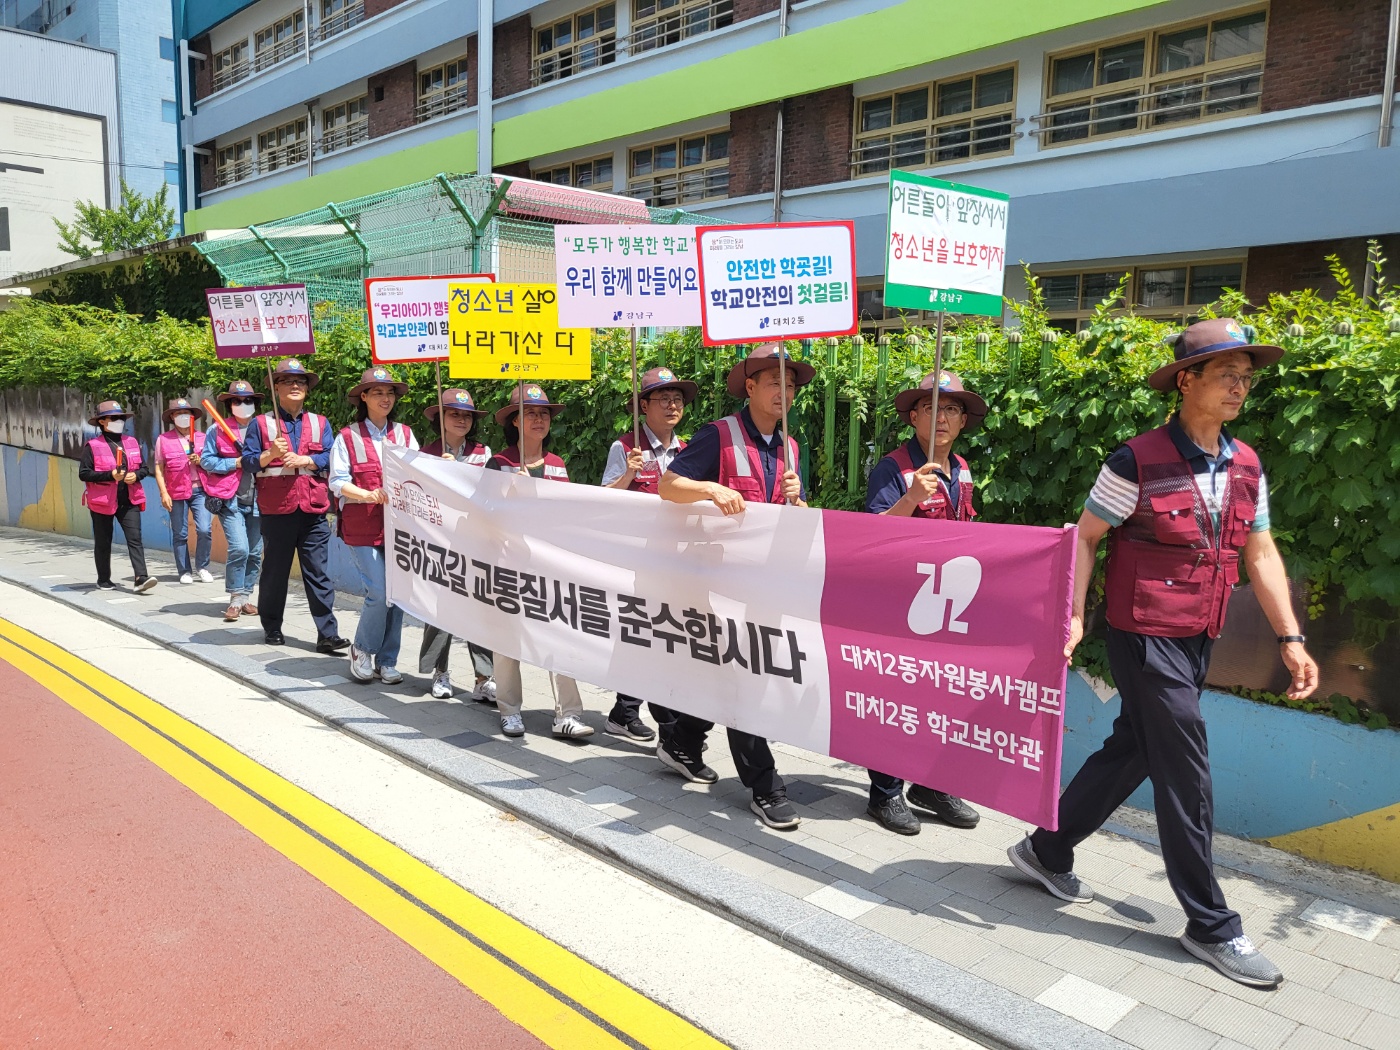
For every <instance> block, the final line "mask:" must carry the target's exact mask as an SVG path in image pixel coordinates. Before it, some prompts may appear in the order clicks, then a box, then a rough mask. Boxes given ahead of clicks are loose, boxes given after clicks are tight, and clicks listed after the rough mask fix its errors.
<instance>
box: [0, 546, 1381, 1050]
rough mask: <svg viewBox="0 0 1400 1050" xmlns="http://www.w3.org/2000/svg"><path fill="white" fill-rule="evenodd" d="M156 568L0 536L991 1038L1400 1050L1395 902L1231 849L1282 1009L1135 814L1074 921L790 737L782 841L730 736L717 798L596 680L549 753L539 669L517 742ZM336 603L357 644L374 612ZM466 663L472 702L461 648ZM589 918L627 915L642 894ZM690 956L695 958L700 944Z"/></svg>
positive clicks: (1, 557) (3, 550) (125, 617)
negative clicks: (1217, 963)
mask: <svg viewBox="0 0 1400 1050" xmlns="http://www.w3.org/2000/svg"><path fill="white" fill-rule="evenodd" d="M115 553H116V554H118V555H119V554H120V553H121V552H120V551H117V552H115ZM153 565H154V568H153V571H154V572H155V573H157V574H158V575H159V576H160V578H161V583H160V585H159V586H157V588H156V589H155V590H154V591H152V592H150V593H149V594H146V595H140V596H137V595H133V594H131V593H129V592H125V591H121V590H118V591H97V590H96V589H95V588H94V586H93V584H92V578H93V569H92V554H91V548H90V546H89V544H88V543H86V542H85V541H81V540H74V539H70V538H68V537H61V536H54V535H49V534H42V533H33V532H26V531H23V530H19V529H10V528H0V579H5V580H8V581H10V582H12V583H16V584H19V585H21V586H24V587H27V588H29V589H31V590H34V591H37V592H39V593H43V594H46V595H48V596H50V597H52V598H55V599H57V600H59V601H62V602H64V603H66V604H69V605H72V606H74V607H76V608H79V609H82V610H84V611H86V612H88V613H90V614H92V615H95V616H98V617H100V618H103V619H106V620H110V621H113V622H117V623H120V624H123V625H124V626H127V627H128V628H129V629H130V630H132V631H133V632H135V633H137V634H140V635H144V636H146V637H149V638H152V639H154V640H156V641H159V642H161V643H163V644H166V645H168V646H170V647H172V648H174V649H176V650H178V651H181V652H184V653H186V654H188V655H191V656H194V657H196V658H198V659H200V660H203V661H205V662H207V663H209V664H210V665H211V666H214V667H217V668H218V669H220V670H223V671H224V672H225V673H227V674H230V675H232V676H234V677H236V678H239V679H242V680H244V681H246V682H248V683H250V684H252V685H255V686H257V687H258V688H261V689H263V690H265V691H267V692H269V693H271V694H273V695H275V696H277V697H278V698H279V699H281V700H282V701H284V702H286V703H289V704H291V705H293V706H295V707H297V708H299V709H302V710H304V711H306V712H308V713H310V714H313V715H314V716H316V717H318V718H321V719H323V720H325V721H326V722H328V723H330V724H333V725H336V726H338V727H340V728H341V729H343V730H345V731H347V732H349V733H352V734H354V735H356V736H359V737H361V738H363V739H365V740H367V741H369V742H371V743H373V744H374V745H375V746H377V747H380V748H382V749H384V750H387V751H389V752H391V753H393V754H395V755H397V756H399V757H401V758H403V759H404V760H406V761H409V762H412V763H414V764H416V765H419V766H421V767H423V768H426V769H428V770H429V771H431V772H433V773H435V774H436V775H438V776H441V777H443V778H445V779H447V780H448V781H450V782H453V783H455V784H457V785H458V786H460V787H461V788H462V789H463V790H466V791H469V792H471V793H473V794H475V795H478V796H480V797H483V798H485V799H487V800H489V801H490V802H492V803H493V804H495V805H498V806H500V807H502V808H504V809H507V810H510V811H512V812H514V813H516V814H517V815H519V816H520V817H522V818H523V819H526V820H528V821H531V822H532V823H534V824H536V825H538V826H540V827H542V828H544V829H546V830H548V831H550V832H551V833H553V834H555V835H557V836H559V837H561V838H564V839H567V840H570V841H573V842H575V843H576V844H578V845H580V846H581V847H583V848H585V849H588V850H591V851H593V852H595V853H597V854H599V855H601V856H604V857H606V858H607V859H609V860H611V861H613V862H614V863H617V864H619V865H621V866H624V867H626V868H627V869H629V870H631V871H633V872H635V873H637V874H640V875H641V876H643V877H645V878H647V879H649V880H650V881H652V882H654V883H656V884H658V885H661V886H663V887H665V888H667V889H670V890H672V891H674V892H676V893H678V894H681V895H683V896H685V897H688V898H690V899H691V900H694V901H696V902H697V903H700V904H702V905H703V906H705V907H707V908H709V909H711V910H713V911H715V912H717V913H719V914H722V915H724V916H726V917H729V918H731V919H733V920H735V921H737V922H740V923H742V924H744V925H746V926H749V927H752V928H754V929H756V930H759V931H760V932H763V933H766V934H767V935H769V936H771V937H772V938H774V939H775V940H777V941H779V942H780V943H783V944H785V945H787V946H789V947H791V948H793V949H794V950H796V951H799V952H802V953H803V954H805V955H808V956H811V957H813V958H816V959H818V960H820V961H822V962H823V963H825V964H827V965H829V966H831V967H833V968H834V969H837V970H839V971H841V972H843V973H845V974H847V975H848V976H851V977H854V978H855V979H857V980H859V981H862V982H863V983H866V984H868V985H870V986H871V987H874V988H875V989H877V990H878V991H881V992H883V993H884V994H886V995H888V996H890V997H891V998H894V999H896V1000H898V1001H900V1002H903V1003H905V1004H907V1005H909V1006H911V1007H913V1008H915V1009H920V1010H923V1011H925V1012H927V1013H929V1014H930V1015H933V1016H935V1017H937V1018H938V1019H939V1020H940V1021H942V1022H943V1023H945V1024H948V1025H950V1026H952V1027H954V1028H957V1029H960V1030H962V1031H964V1032H966V1033H967V1034H969V1035H971V1036H973V1037H974V1038H976V1039H979V1040H981V1041H983V1042H986V1043H988V1044H989V1045H993V1046H1012V1047H1025V1048H1040V1050H1045V1048H1062V1047H1063V1048H1075V1050H1078V1048H1097V1047H1113V1046H1124V1045H1131V1046H1136V1047H1141V1048H1144V1050H1158V1048H1160V1050H1196V1048H1200V1050H1207V1048H1210V1050H1236V1048H1239V1047H1252V1048H1256V1050H1273V1048H1286V1050H1331V1048H1342V1047H1367V1048H1370V1050H1400V886H1396V885H1393V884H1390V883H1386V882H1383V881H1381V880H1377V879H1372V878H1370V877H1368V876H1364V875H1359V874H1356V873H1352V872H1347V871H1343V870H1340V869H1335V868H1330V867H1328V866H1325V865H1320V864H1315V863H1312V862H1308V861H1304V860H1300V859H1299V858H1296V857H1293V856H1291V855H1288V854H1284V853H1281V852H1278V851H1275V850H1271V849H1268V848H1266V847H1262V846H1259V845H1256V844H1254V843H1250V842H1246V841H1243V840H1238V839H1230V838H1228V837H1225V836H1217V837H1216V858H1217V868H1218V871H1219V876H1220V881H1221V884H1222V885H1223V886H1224V889H1225V893H1226V897H1227V899H1228V900H1229V901H1230V903H1231V905H1232V906H1233V907H1235V908H1236V909H1237V910H1238V911H1239V912H1240V913H1241V915H1242V916H1243V918H1244V923H1245V930H1246V932H1247V933H1248V934H1249V935H1250V936H1251V937H1252V938H1253V939H1254V941H1255V942H1256V943H1257V944H1259V945H1260V947H1261V948H1262V949H1263V950H1264V951H1265V952H1266V954H1268V956H1269V957H1270V958H1271V959H1273V960H1274V961H1275V962H1276V963H1278V964H1279V966H1280V967H1281V968H1282V970H1283V971H1284V975H1285V981H1284V984H1283V986H1282V987H1281V988H1280V989H1279V990H1277V991H1273V992H1266V991H1259V990H1254V989H1250V988H1246V987H1244V986H1242V985H1238V984H1235V983H1234V982H1232V981H1229V980H1227V979H1226V978H1224V977H1223V976H1221V975H1219V974H1217V973H1216V972H1215V971H1214V970H1212V969H1210V968H1209V967H1207V966H1205V965H1204V964H1202V963H1199V962H1196V961H1194V960H1193V959H1191V958H1190V957H1189V956H1187V955H1186V953H1185V951H1184V950H1183V949H1182V948H1181V947H1180V946H1179V945H1178V944H1177V942H1176V937H1177V935H1178V934H1179V933H1180V932H1181V930H1182V928H1183V927H1184V919H1183V916H1182V915H1181V911H1180V909H1179V907H1178V905H1177V904H1176V901H1175V899H1174V897H1173V896H1172V893H1171V890H1170V889H1169V888H1168V886H1167V884H1166V879H1165V875H1164V873H1163V868H1162V861H1161V856H1160V853H1159V851H1158V849H1157V847H1156V844H1155V837H1154V827H1153V822H1152V815H1151V814H1150V813H1143V812H1141V811H1136V810H1128V809H1123V810H1120V811H1119V813H1118V814H1117V815H1116V817H1115V823H1114V824H1113V825H1111V831H1109V832H1104V833H1100V834H1099V835H1096V836H1094V837H1093V838H1091V839H1090V840H1089V841H1087V842H1086V843H1085V844H1084V845H1083V846H1082V847H1081V849H1080V851H1079V854H1078V856H1079V864H1078V869H1077V870H1078V871H1079V873H1080V874H1081V875H1082V876H1083V877H1084V878H1085V879H1086V880H1087V881H1088V882H1089V884H1090V885H1092V886H1093V887H1094V888H1095V890H1096V891H1097V893H1098V899H1097V900H1096V901H1095V902H1094V903H1092V904H1088V905H1070V904H1064V903H1062V902H1060V901H1057V900H1055V899H1054V898H1052V897H1050V896H1049V895H1048V894H1046V893H1045V892H1044V891H1043V890H1041V889H1040V888H1039V887H1038V886H1037V885H1035V884H1032V883H1030V882H1029V881H1028V880H1026V879H1025V878H1023V877H1022V876H1021V875H1020V874H1019V873H1018V872H1016V871H1015V870H1014V869H1013V868H1012V867H1011V866H1010V865H1009V864H1008V863H1007V860H1006V854H1005V851H1006V848H1007V847H1008V846H1009V845H1011V844H1012V843H1014V842H1016V841H1017V840H1018V839H1019V838H1020V837H1021V835H1023V834H1024V833H1025V831H1026V830H1027V828H1026V826H1025V825H1024V824H1023V823H1021V822H1019V821H1016V820H1013V819H1011V818H1009V817H1004V816H1002V815H1001V814H997V813H993V812H990V811H987V810H985V809H983V810H982V813H983V818H982V822H981V824H979V825H978V827H977V828H975V829H974V830H971V831H959V830H955V829H953V828H950V827H947V826H945V825H942V824H939V823H938V822H937V821H935V820H934V819H933V818H932V817H929V818H927V819H926V820H925V821H924V827H923V833H922V834H920V835H918V836H917V837H912V838H906V837H902V836H898V835H895V834H892V833H890V832H887V831H885V830H884V829H882V828H880V827H879V826H878V825H876V824H875V823H874V822H873V821H871V820H870V819H869V818H868V817H866V816H865V794H866V790H867V786H868V781H867V780H866V776H865V771H864V770H862V769H859V768H856V767H853V766H850V765H847V764H845V763H842V762H837V761H835V760H832V759H829V758H825V757H822V756H819V755H813V754H810V753H808V752H805V751H800V750H798V749H796V748H791V747H787V746H785V745H775V746H774V752H775V754H776V755H777V759H778V768H779V771H780V772H781V773H782V774H783V776H784V778H785V779H786V780H787V782H788V793H789V797H790V798H791V800H792V801H793V803H794V804H796V806H797V808H798V811H799V812H800V814H801V815H802V818H803V820H802V826H801V827H800V828H799V829H798V830H796V831H793V832H786V833H784V832H777V831H772V830H770V829H768V828H766V827H764V826H763V825H761V824H760V823H759V822H758V820H757V818H755V817H754V816H753V815H752V814H750V812H749V810H748V801H749V797H748V793H747V792H746V791H745V790H744V789H743V787H742V786H741V785H740V784H739V782H738V780H737V779H736V778H735V776H734V768H733V764H732V762H731V761H730V760H729V756H728V753H727V747H726V743H725V739H724V734H723V733H720V732H716V733H714V734H712V735H711V738H710V739H711V741H712V744H711V747H710V749H709V751H708V752H707V754H706V761H707V762H708V763H709V764H710V765H712V766H713V767H714V768H715V769H716V770H717V771H718V772H719V773H720V776H721V779H720V782H719V783H718V784H716V785H714V786H712V787H705V786H703V785H697V784H688V783H685V782H684V781H682V780H681V778H679V777H678V776H676V775H675V774H673V773H671V772H670V771H669V770H666V769H664V768H663V767H662V766H661V765H660V763H659V762H658V761H657V760H656V758H655V756H654V754H653V752H652V750H651V749H650V748H647V747H646V746H644V745H640V744H637V743H633V742H629V741H626V740H621V739H618V738H614V737H610V736H607V735H605V734H603V732H602V724H603V721H604V717H605V715H606V713H607V711H608V709H609V708H610V707H611V705H612V694H611V693H605V692H603V691H602V690H598V689H595V688H593V687H591V686H588V685H581V689H582V692H583V697H584V703H585V706H586V707H587V709H588V710H587V713H586V720H587V721H588V722H589V724H590V725H593V726H594V727H595V728H596V729H597V730H598V733H597V734H596V735H595V736H593V737H591V738H589V739H588V740H587V741H586V742H581V743H569V742H565V741H562V740H556V739H554V738H553V737H551V736H550V735H549V729H550V724H551V722H552V711H553V703H552V700H551V699H550V695H551V694H550V686H549V682H548V680H547V678H546V676H545V675H544V673H543V672H541V671H538V670H536V669H533V668H525V669H524V670H525V691H526V710H525V725H526V729H527V735H526V736H525V737H524V738H523V739H522V740H507V739H506V738H505V737H504V736H502V735H501V733H500V727H499V720H498V718H497V716H496V713H495V710H494V708H491V707H488V706H485V705H481V704H476V703H473V702H472V701H470V700H468V699H465V696H464V694H463V691H462V690H460V688H459V695H458V697H457V698H455V699H453V700H446V701H443V700H435V699H432V698H431V697H429V696H428V695H427V686H428V681H427V679H426V678H424V677H420V676H416V675H412V674H408V673H407V672H408V671H409V670H411V669H412V668H413V667H414V666H415V665H416V657H417V651H418V644H419V637H420V632H419V628H417V627H415V626H410V627H408V628H407V629H406V630H405V637H404V646H403V655H402V656H401V658H400V666H401V669H402V670H405V673H406V677H405V680H404V682H403V683H402V684H401V685H397V686H391V687H385V686H383V685H381V684H379V683H376V684H374V685H369V686H365V685H356V684H353V683H351V682H350V681H349V678H348V674H347V665H346V662H345V659H344V658H343V657H338V658H332V657H325V656H318V655H316V654H315V653H314V651H313V648H312V643H313V642H314V639H315V631H314V628H313V626H312V624H311V620H310V615H309V613H308V612H307V609H306V603H305V599H304V597H303V596H302V595H301V594H300V590H299V588H296V587H295V586H294V587H293V593H292V596H291V597H290V599H289V602H288V610H287V622H286V627H285V631H286V634H287V640H288V644H287V645H286V646H285V647H283V648H280V649H278V648H273V647H269V646H266V645H264V644H263V641H262V630H261V628H260V627H259V625H258V622H257V618H256V617H251V618H245V619H244V620H242V621H240V622H238V623H236V624H225V623H223V622H222V619H221V616H222V612H223V609H224V605H225V601H224V594H223V592H222V590H221V587H220V585H219V584H204V585H199V584H195V585H189V586H180V585H179V584H177V583H174V582H173V581H174V576H173V574H172V572H171V571H170V565H169V563H168V562H167V563H162V562H161V561H160V560H159V555H157V556H156V558H154V559H153ZM293 583H294V585H295V581H293ZM342 604H343V605H345V606H348V608H346V609H345V610H344V611H342V610H341V609H339V608H338V609H337V615H338V616H339V618H340V626H341V633H342V634H344V635H346V636H347V637H349V636H352V635H353V633H354V625H355V619H356V613H355V611H354V609H356V608H358V606H359V601H358V599H348V600H345V601H343V602H341V601H338V602H337V605H338V606H340V605H342ZM454 648H455V649H457V651H456V652H455V654H454V657H453V666H454V668H455V669H456V670H457V673H458V680H459V682H460V683H466V684H468V685H469V684H470V681H471V677H472V676H471V668H470V660H469V658H468V656H467V653H466V647H465V646H460V647H454ZM590 903H591V904H592V906H593V907H595V908H596V909H597V911H598V914H600V915H601V916H602V917H604V918H605V920H606V921H609V922H613V921H619V920H621V921H625V916H626V902H625V901H599V902H580V904H582V905H585V906H586V905H588V904H590ZM675 943H676V946H677V950H679V951H684V950H685V946H684V945H685V942H684V931H677V937H676V941H675ZM715 963H716V965H721V966H722V965H723V960H715ZM662 965H664V963H662ZM793 1005H794V1008H798V1009H800V1004H793Z"/></svg>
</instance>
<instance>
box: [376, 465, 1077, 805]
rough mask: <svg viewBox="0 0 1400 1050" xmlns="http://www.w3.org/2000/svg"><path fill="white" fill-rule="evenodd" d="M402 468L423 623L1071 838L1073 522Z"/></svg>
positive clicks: (397, 492)
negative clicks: (730, 503)
mask: <svg viewBox="0 0 1400 1050" xmlns="http://www.w3.org/2000/svg"><path fill="white" fill-rule="evenodd" d="M384 464H385V487H386V489H387V491H388V493H389V504H388V506H387V508H386V517H385V540H386V549H385V557H386V563H387V573H388V575H387V580H388V597H389V600H390V601H391V602H392V603H393V604H395V605H397V606H400V607H402V608H403V609H404V610H405V611H406V612H408V613H409V614H410V615H412V616H415V617H418V618H419V619H422V620H424V621H425V622H428V623H432V624H436V625H438V626H440V627H443V628H444V629H448V630H452V631H454V632H456V633H458V634H462V635H466V636H469V637H471V639H472V640H473V641H474V642H476V643H477V644H478V645H481V646H484V647H485V648H488V649H491V650H493V651H495V652H498V653H503V654H505V655H507V656H512V657H515V658H517V659H519V660H522V661H524V662H527V663H530V664H534V665H536V666H539V667H543V668H546V669H548V670H551V671H557V672H559V673H561V674H568V675H572V676H574V677H575V678H578V679H580V680H582V681H586V682H591V683H593V684H595V685H597V686H600V687H602V688H604V689H615V690H618V691H619V692H624V693H629V694H631V695H634V696H644V697H646V698H647V699H648V700H651V701H653V702H656V703H659V704H664V705H665V706H667V707H673V708H676V709H678V710H681V711H685V712H687V713H689V714H693V715H696V716H698V717H700V718H705V719H710V720H713V721H714V722H716V723H718V724H720V725H724V726H730V727H734V728H738V729H743V730H745V731H747V732H750V733H755V734H758V735H760V736H763V737H766V738H769V739H774V740H781V741H784V742H786V743H789V744H794V745H796V746H798V747H803V748H806V749H808V750H810V751H814V752H817V753H818V754H823V755H830V756H832V757H835V758H839V759H842V760H845V761H849V762H853V763H856V764H858V765H862V766H866V767H873V768H875V769H879V770H881V771H883V772H886V773H890V774H893V775H895V776H901V777H904V778H906V779H908V780H911V781H915V782H918V783H921V784H927V785H929V786H931V787H935V788H940V789H942V790H946V791H949V792H952V793H955V794H957V795H959V796H961V797H965V798H969V799H971V800H973V801H974V802H978V803H981V804H983V805H987V806H990V807H991V808H993V809H996V810H999V811H1000V812H1003V813H1008V814H1011V815H1013V816H1016V817H1020V818H1022V819H1025V820H1028V821H1031V822H1034V823H1037V824H1042V825H1044V826H1046V827H1051V828H1053V827H1054V826H1055V822H1056V815H1055V814H1056V802H1057V799H1058V797H1059V773H1060V744H1061V733H1062V731H1063V717H1062V714H1063V700H1064V688H1065V674H1066V662H1065V658H1064V655H1063V649H1064V644H1065V640H1066V638H1067V637H1068V630H1069V628H1068V624H1069V616H1070V608H1071V589H1072V578H1073V564H1074V545H1075V529H1074V528H1073V527H1067V528H1065V529H1044V528H1032V527H1029V526H1015V525H994V524H976V525H973V524H968V523H959V522H935V523H932V525H933V527H931V524H930V523H929V522H927V521H916V520H913V519H908V518H893V517H884V516H874V515H865V514H852V513H848V512H844V511H815V510H810V509H800V510H799V509H793V508H786V507H780V506H773V505H767V504H763V505H750V506H749V507H748V509H747V510H745V512H744V513H743V514H742V515H738V516H736V517H725V516H724V515H722V514H721V513H719V511H718V510H716V509H713V508H706V507H699V506H687V507H681V506H676V505H674V504H669V503H666V502H664V501H662V500H655V499H650V500H646V499H638V498H636V496H635V495H634V494H631V493H627V492H618V491H614V490H611V489H602V488H594V487H591V486H584V485H557V484H549V483H541V482H539V481H537V480H536V479H533V478H528V477H521V476H518V475H513V474H505V473H501V472H497V471H486V470H483V469H481V468H477V467H467V466H463V465H461V464H456V463H449V462H446V461H444V460H441V459H437V458H433V457H429V456H425V455H423V454H422V453H419V452H410V451H408V450H405V449H399V448H397V447H392V446H387V445H386V446H385V456H384Z"/></svg>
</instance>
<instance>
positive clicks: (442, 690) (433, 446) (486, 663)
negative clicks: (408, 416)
mask: <svg viewBox="0 0 1400 1050" xmlns="http://www.w3.org/2000/svg"><path fill="white" fill-rule="evenodd" d="M423 415H425V416H427V418H428V421H429V422H430V423H432V424H433V425H434V426H436V427H437V430H438V437H437V438H436V439H434V440H433V441H431V442H429V443H428V444H427V445H426V446H424V448H423V451H424V452H426V453H427V454H428V455H430V456H441V457H442V458H443V459H451V460H455V461H456V462H458V463H466V464H468V465H470V466H474V467H484V466H485V465H486V462H487V460H489V459H490V458H491V449H490V448H488V447H487V446H486V445H483V444H482V443H481V442H480V441H476V440H474V439H473V438H472V437H471V434H472V431H474V430H475V429H476V420H477V417H478V416H484V415H486V412H485V410H483V409H480V408H477V407H476V405H475V403H474V402H473V401H472V396H471V394H469V393H467V391H465V390H462V389H458V388H454V389H452V390H444V391H443V392H442V419H441V421H439V419H438V406H437V403H436V402H434V403H433V404H431V405H429V406H428V407H427V408H426V409H424V410H423ZM451 645H452V632H451V631H444V630H442V629H441V628H440V627H434V626H433V625H432V624H424V625H423V647H422V648H421V649H420V650H419V651H418V673H419V674H428V673H429V672H431V673H432V675H433V686H432V690H431V692H432V695H433V696H434V697H436V698H437V699H439V700H446V699H448V698H449V697H451V696H452V679H451V677H450V676H449V675H448V673H447V656H448V649H449V647H450V646H451ZM467 650H468V652H470V653H471V657H472V668H473V669H474V670H475V671H476V686H475V688H473V689H472V693H471V697H472V699H473V700H475V701H477V702H478V703H482V704H494V703H495V702H496V679H495V678H493V677H492V675H493V674H494V673H495V671H494V668H493V665H492V659H491V652H490V650H488V649H483V648H481V647H480V646H479V645H473V644H472V643H471V642H468V643H467Z"/></svg>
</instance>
